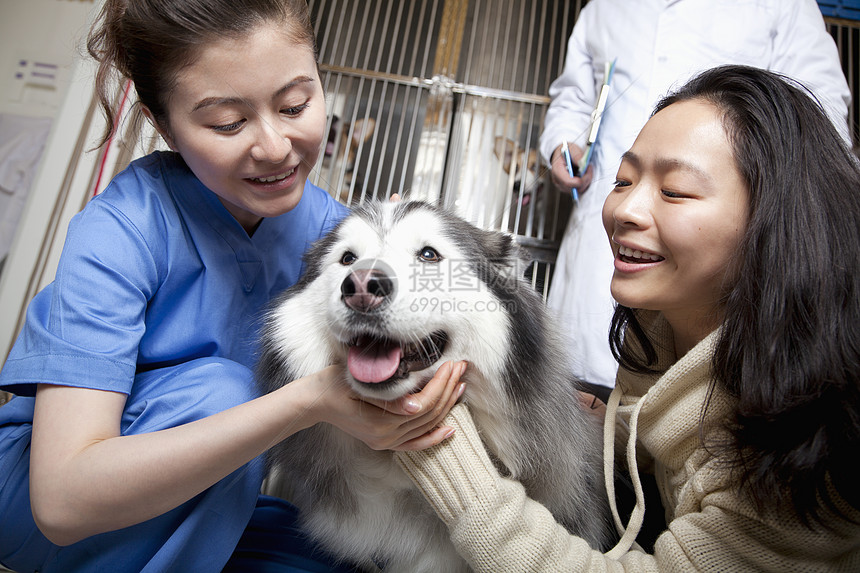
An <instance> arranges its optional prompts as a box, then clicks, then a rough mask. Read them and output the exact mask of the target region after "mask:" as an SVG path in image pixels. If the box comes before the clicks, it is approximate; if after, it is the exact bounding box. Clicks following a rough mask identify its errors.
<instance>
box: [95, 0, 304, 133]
mask: <svg viewBox="0 0 860 573" xmlns="http://www.w3.org/2000/svg"><path fill="white" fill-rule="evenodd" d="M266 22H278V23H284V24H285V30H286V31H287V33H289V34H290V35H291V37H292V38H293V39H294V40H295V41H296V42H298V43H301V44H305V45H307V46H308V47H309V48H310V49H311V50H313V51H314V54H316V46H315V41H314V34H313V28H312V27H311V23H310V16H309V13H308V7H307V3H306V2H305V0H107V1H106V2H105V4H104V6H103V7H102V10H101V12H100V13H99V16H98V18H97V19H96V21H95V23H94V24H93V28H92V30H91V31H90V35H89V38H88V39H87V50H88V51H89V53H90V55H92V57H94V58H95V59H96V60H97V61H98V62H99V67H98V73H97V75H96V93H97V94H98V98H99V102H100V104H101V107H102V110H103V112H104V114H105V117H106V119H107V127H106V129H105V133H104V134H103V136H102V139H101V141H100V142H99V146H101V145H103V144H104V143H105V142H106V141H107V140H108V139H109V138H110V136H111V134H112V133H113V131H114V129H115V128H116V126H115V125H114V122H115V120H114V111H115V110H114V104H113V103H112V97H111V95H112V93H113V88H114V87H115V86H116V83H117V82H122V81H124V80H126V79H128V80H131V81H132V82H133V84H134V88H135V90H136V92H137V97H138V101H139V102H140V103H141V104H143V105H144V106H146V107H147V108H148V109H149V110H150V112H151V113H152V116H153V118H154V119H155V121H156V123H158V126H159V127H161V128H163V129H167V127H168V126H169V122H168V117H167V102H168V100H169V98H170V94H171V92H172V91H173V88H174V85H175V80H176V74H177V72H178V71H179V70H180V69H181V68H182V67H184V66H187V65H189V64H190V63H192V62H193V61H194V59H195V58H196V57H197V54H198V53H199V50H200V48H201V47H203V46H205V45H206V44H208V43H210V42H212V41H215V40H217V39H220V38H236V37H239V36H241V35H243V34H246V33H248V32H249V31H251V30H252V28H254V27H255V26H258V25H260V24H262V23H266ZM285 57H289V55H288V54H285Z"/></svg>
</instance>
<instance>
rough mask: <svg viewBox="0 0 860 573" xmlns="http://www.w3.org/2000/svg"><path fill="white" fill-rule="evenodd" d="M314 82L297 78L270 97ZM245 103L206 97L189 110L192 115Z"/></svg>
mask: <svg viewBox="0 0 860 573" xmlns="http://www.w3.org/2000/svg"><path fill="white" fill-rule="evenodd" d="M314 81H316V80H315V79H314V78H313V77H311V76H298V77H297V78H295V79H294V80H293V81H291V82H289V83H288V84H286V85H284V86H283V87H282V88H281V89H279V90H278V91H276V92H275V93H274V94H273V95H272V99H273V100H274V99H277V98H279V97H281V96H283V95H284V94H285V93H287V92H288V91H290V90H291V89H293V88H294V87H296V86H298V85H303V84H307V83H313V82H314ZM246 103H247V102H246V101H245V99H243V98H240V97H218V96H215V97H207V98H203V99H202V100H200V101H198V102H197V103H196V104H195V105H194V108H193V109H192V110H191V113H194V112H195V111H197V110H200V109H203V108H204V107H211V106H216V105H245V104H246Z"/></svg>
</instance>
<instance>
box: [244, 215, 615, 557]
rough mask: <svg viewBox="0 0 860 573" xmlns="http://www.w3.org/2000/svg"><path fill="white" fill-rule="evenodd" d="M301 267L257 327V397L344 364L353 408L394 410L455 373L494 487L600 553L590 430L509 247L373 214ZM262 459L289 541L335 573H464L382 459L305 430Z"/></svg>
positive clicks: (438, 221) (327, 432) (507, 242)
mask: <svg viewBox="0 0 860 573" xmlns="http://www.w3.org/2000/svg"><path fill="white" fill-rule="evenodd" d="M306 262H307V270H306V272H305V274H304V276H303V277H302V278H301V279H300V281H299V282H298V283H297V284H296V285H295V286H293V287H292V288H291V289H289V290H288V291H287V292H286V293H284V294H283V295H282V296H281V297H280V298H279V299H277V300H276V301H275V303H274V305H273V306H272V309H271V310H270V312H269V314H268V316H267V321H266V325H265V327H264V333H263V341H262V356H261V360H260V365H259V378H260V380H261V383H262V384H263V386H264V390H265V391H272V390H274V389H277V388H278V387H280V386H282V385H284V384H288V383H289V382H290V381H291V380H294V379H296V378H299V377H301V376H305V375H308V374H311V373H313V372H317V371H319V370H321V369H322V368H324V367H326V366H329V365H331V364H344V365H345V366H346V368H345V370H346V373H345V379H346V382H345V383H348V384H349V385H350V386H351V387H352V388H353V389H354V391H355V392H356V393H358V394H359V395H363V396H368V397H374V398H383V399H393V398H396V397H399V396H402V395H404V394H408V393H413V392H415V391H417V390H418V389H420V388H421V387H422V386H423V385H424V384H425V383H426V382H427V380H429V379H430V377H431V376H432V375H433V374H434V373H435V371H436V369H437V368H438V366H439V365H441V364H442V362H443V361H445V360H449V359H453V360H461V359H462V360H467V361H468V362H469V367H468V369H467V372H466V374H465V376H464V380H465V381H466V388H467V390H466V392H465V394H464V397H463V400H464V401H465V402H466V404H467V405H468V406H469V409H470V411H471V413H472V416H473V417H474V420H475V423H476V425H477V427H478V428H479V430H480V432H481V435H482V437H483V439H484V441H485V443H486V446H487V448H488V450H489V451H490V453H491V456H492V457H493V459H494V460H496V462H497V464H498V466H499V468H500V470H501V472H502V473H503V474H504V475H509V476H511V477H513V478H514V479H517V480H519V481H520V482H522V483H523V484H524V485H525V487H526V489H527V491H528V493H529V496H530V497H532V498H533V499H536V500H538V501H540V502H542V503H543V504H544V505H546V507H548V508H549V509H550V510H551V511H552V513H553V514H554V515H555V517H556V518H557V519H558V521H560V522H561V523H563V524H564V525H565V526H566V527H567V528H568V529H569V530H570V531H571V532H573V533H575V534H578V535H580V536H582V537H584V538H585V539H587V540H588V541H590V542H591V544H592V546H593V547H595V548H601V547H602V546H603V545H604V544H605V542H606V531H607V529H606V526H607V520H606V519H605V508H606V507H607V506H606V502H605V499H604V496H603V493H602V491H603V472H602V464H601V461H600V460H601V454H600V446H599V443H600V436H599V428H598V427H597V425H598V423H597V422H596V421H595V420H594V419H593V417H592V416H590V415H589V414H588V413H586V412H585V411H583V409H582V408H581V407H580V405H579V402H578V400H577V398H576V393H575V389H574V384H573V382H572V381H571V380H570V378H569V376H568V373H567V368H566V364H567V361H566V360H565V359H564V351H563V349H562V348H561V346H560V343H559V340H558V339H557V338H556V336H555V335H554V332H555V331H556V329H555V327H554V326H552V325H551V324H550V319H549V317H548V316H547V313H546V310H545V307H544V304H543V301H542V300H541V299H540V297H539V296H538V295H537V293H536V292H534V291H533V290H532V289H531V288H530V286H529V285H528V284H527V283H525V282H524V281H523V280H522V279H521V278H519V275H520V271H521V268H520V260H519V258H518V254H517V249H516V246H515V244H514V243H513V241H512V239H511V237H510V236H507V235H504V234H501V233H495V232H487V231H483V230H480V229H478V228H476V227H474V226H472V225H470V224H469V223H466V222H465V221H463V220H462V219H460V218H458V217H456V216H454V215H452V214H450V213H448V212H446V211H444V210H442V209H439V208H437V207H433V206H431V205H428V204H426V203H418V202H403V203H375V204H371V205H369V206H365V207H361V208H359V209H357V210H356V211H354V212H353V213H352V214H351V215H350V216H348V217H347V218H346V219H345V220H344V221H343V222H342V223H341V224H340V225H339V226H338V227H337V228H336V229H335V230H334V231H333V232H332V233H330V234H329V235H328V236H327V237H326V238H324V239H322V240H321V241H319V242H318V243H316V244H315V245H314V246H313V247H312V248H311V249H310V250H309V251H308V254H307V256H306ZM270 454H271V458H270V459H271V462H272V464H273V467H274V468H275V469H276V471H277V473H278V474H279V475H280V476H282V478H283V479H286V480H288V482H289V485H290V487H291V488H292V490H293V496H294V497H293V501H294V502H295V503H296V504H297V505H298V506H299V508H300V510H301V512H302V518H303V524H304V526H305V527H306V528H307V530H308V531H309V532H310V535H311V536H312V537H313V538H314V539H315V540H317V541H318V542H319V543H320V544H321V545H322V546H323V547H324V548H326V549H328V550H329V551H331V552H332V553H333V554H335V555H337V556H338V557H341V558H343V559H344V560H347V561H349V562H351V563H355V564H357V565H359V566H365V567H368V568H374V567H376V566H382V567H384V569H385V570H386V571H396V572H403V571H427V572H433V573H436V572H442V571H444V572H452V571H463V570H468V568H467V566H466V564H465V562H464V561H463V560H462V559H461V558H460V557H459V556H458V555H457V554H456V553H455V551H454V548H453V546H452V544H451V543H450V541H449V536H448V532H447V531H446V528H445V526H444V524H443V523H442V522H441V521H440V520H439V519H438V518H437V517H436V515H435V514H434V513H433V511H432V510H431V508H430V506H429V505H427V504H426V502H425V501H424V499H423V497H422V495H421V494H420V493H419V492H418V491H417V490H416V489H415V488H414V486H413V485H412V483H411V481H410V480H409V478H408V477H407V476H406V475H405V474H404V473H403V472H402V471H401V470H400V468H399V466H398V465H397V464H396V462H395V461H394V459H393V455H392V453H391V452H386V451H373V450H371V449H370V448H368V447H367V446H366V445H365V444H363V443H362V442H360V441H358V440H356V439H354V438H352V437H351V436H349V435H347V434H345V433H343V432H341V431H340V430H338V429H336V428H335V427H333V426H330V425H327V424H318V425H316V426H314V427H312V428H310V429H307V430H304V431H301V432H299V433H297V434H295V435H293V436H292V437H290V438H288V439H287V440H285V441H284V442H282V443H281V444H279V445H278V446H276V447H275V448H274V449H273V450H272V451H271V452H270Z"/></svg>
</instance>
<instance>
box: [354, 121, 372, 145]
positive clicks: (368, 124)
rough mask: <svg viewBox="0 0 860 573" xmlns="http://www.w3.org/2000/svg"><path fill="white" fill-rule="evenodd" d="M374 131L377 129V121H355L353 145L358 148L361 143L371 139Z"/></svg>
mask: <svg viewBox="0 0 860 573" xmlns="http://www.w3.org/2000/svg"><path fill="white" fill-rule="evenodd" d="M374 129H376V120H375V119H373V118H372V117H368V118H367V119H357V120H355V123H354V124H353V129H352V145H354V146H356V147H358V144H359V143H361V142H362V141H367V140H368V139H370V137H371V136H372V135H373V130H374Z"/></svg>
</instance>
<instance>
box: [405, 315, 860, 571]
mask: <svg viewBox="0 0 860 573" xmlns="http://www.w3.org/2000/svg"><path fill="white" fill-rule="evenodd" d="M649 318H650V320H651V321H652V323H651V324H650V325H647V326H648V328H650V329H651V332H652V340H654V339H656V340H657V341H658V344H657V348H658V353H659V354H660V365H661V366H665V365H669V364H672V363H674V362H676V360H675V356H674V351H673V350H672V348H673V344H672V333H671V330H670V329H669V327H668V325H667V324H666V323H665V322H664V321H662V319H660V318H658V317H657V315H654V316H651V317H649ZM716 334H717V333H716V332H715V333H712V334H711V335H710V336H709V337H708V338H706V339H705V340H703V341H702V342H701V343H699V344H698V345H697V346H696V347H695V348H693V349H692V350H691V351H690V352H689V353H687V354H686V355H685V356H684V357H683V358H682V359H681V360H678V361H677V362H676V363H674V364H673V365H672V366H671V368H669V370H668V371H666V373H665V374H664V375H663V376H661V377H659V379H658V377H656V376H650V377H649V376H637V375H631V374H630V373H628V372H626V371H623V370H622V371H621V373H620V374H619V377H618V384H617V386H616V389H615V390H614V391H613V394H612V397H611V398H610V404H609V405H608V407H607V418H608V419H613V418H615V419H616V420H617V422H618V424H617V426H618V428H619V430H618V432H617V433H618V435H617V436H616V435H614V434H616V431H615V427H616V424H611V423H609V424H607V431H606V432H605V434H606V438H607V444H608V447H607V448H606V451H605V456H606V458H607V460H609V463H610V464H611V463H613V460H614V459H615V457H614V443H619V449H620V450H621V449H624V450H625V451H624V453H625V454H626V457H627V459H628V460H629V459H635V460H636V461H637V464H638V467H639V468H640V469H642V470H643V471H645V470H646V469H647V470H648V471H652V472H653V473H654V474H655V476H656V480H657V485H658V488H659V490H660V494H661V496H662V500H663V506H664V508H665V511H666V522H667V523H668V524H669V525H668V529H667V530H666V531H665V532H663V534H662V535H661V536H660V537H659V538H658V540H657V542H656V544H655V547H654V553H653V554H646V553H644V552H642V551H641V550H639V549H638V547H637V546H635V545H634V544H633V543H632V539H634V538H635V536H636V534H637V533H638V530H639V526H640V525H641V519H638V518H639V517H641V515H639V513H640V512H638V511H637V510H634V512H633V516H632V517H631V520H630V521H631V523H630V524H629V525H627V528H626V529H627V530H628V531H627V532H626V534H625V535H624V536H623V537H622V540H621V541H620V542H619V544H618V546H616V547H615V548H614V549H612V550H611V551H609V552H607V553H605V554H604V553H601V552H599V551H595V550H593V549H591V548H590V547H589V546H588V544H587V543H586V542H585V541H584V540H582V539H580V538H578V537H574V536H572V535H570V534H568V533H567V531H566V530H565V529H564V528H563V527H562V526H561V525H559V524H557V523H556V522H555V520H554V519H553V518H552V515H551V514H550V513H549V511H548V510H547V509H546V508H544V507H543V506H542V505H540V504H539V503H537V502H535V501H533V500H531V499H529V498H528V497H527V496H526V494H525V490H524V489H523V487H522V485H521V484H519V483H518V482H515V481H512V480H509V479H505V478H502V477H501V476H500V475H499V473H498V472H497V471H496V469H495V467H494V466H493V464H492V462H491V461H490V459H489V456H488V455H487V452H486V450H485V449H484V446H483V443H482V442H481V438H480V435H479V433H478V431H477V429H476V428H475V426H474V424H473V422H472V418H471V416H470V414H469V412H468V409H467V408H466V407H465V406H463V405H458V406H457V407H455V408H454V409H453V410H452V411H451V413H450V415H449V416H448V418H447V419H446V421H445V423H446V424H449V425H451V426H452V427H454V428H455V429H456V430H457V431H456V433H455V434H454V436H452V437H451V438H450V439H448V440H447V441H445V442H443V443H442V444H440V445H438V446H435V447H433V448H430V449H427V450H424V451H420V452H398V453H397V459H398V461H399V462H400V464H401V465H402V467H403V468H404V470H405V471H406V472H407V473H408V474H409V476H410V477H411V478H412V480H413V481H414V482H415V483H416V484H417V486H418V487H419V488H420V489H421V490H422V491H423V492H424V495H425V497H426V498H427V499H428V500H429V502H430V503H431V504H432V505H433V507H434V509H435V510H436V513H437V514H438V515H439V516H440V517H441V518H442V520H444V522H445V523H446V524H447V525H448V528H449V531H450V534H451V539H452V541H453V542H454V544H455V545H456V547H457V550H458V551H459V552H460V554H461V555H462V556H463V557H464V558H466V559H467V560H468V562H469V563H470V564H471V566H472V568H473V569H474V570H475V571H485V572H494V573H495V572H504V573H512V572H516V571H522V572H529V573H532V572H538V571H565V572H576V571H637V572H645V571H719V572H726V571H744V572H746V571H779V572H786V571H791V572H794V571H860V526H857V525H853V524H849V523H847V522H844V521H836V520H834V521H833V525H834V527H835V529H834V530H824V529H816V530H814V531H813V530H809V529H807V528H805V527H804V526H802V525H801V524H799V523H798V522H797V520H796V519H793V518H792V517H791V514H790V513H789V512H788V511H787V510H786V509H785V508H776V507H775V508H773V509H774V513H773V515H771V514H769V515H768V516H764V515H760V514H759V513H757V512H756V511H755V509H754V508H753V507H752V506H751V505H750V504H749V503H748V502H747V501H745V499H744V498H743V497H741V496H739V495H738V494H737V493H736V485H737V484H736V482H735V481H734V480H733V479H732V475H731V474H730V473H729V472H728V471H727V469H726V468H725V467H724V466H722V465H721V464H720V463H719V462H718V461H717V460H716V459H715V458H714V457H713V455H712V454H711V453H709V452H708V451H706V450H705V449H704V448H703V447H702V443H701V439H700V426H699V421H700V417H701V412H702V407H703V404H704V403H705V398H706V395H707V391H708V385H709V382H710V359H711V355H712V352H713V345H714V342H715V340H716ZM622 389H623V391H622ZM616 404H617V407H616ZM732 405H733V401H732V399H731V398H730V397H729V396H726V395H725V394H722V393H720V392H716V393H715V394H714V396H712V398H711V403H710V406H709V409H708V420H710V421H713V422H714V423H712V424H710V425H708V424H706V425H705V428H704V433H705V435H706V436H715V435H717V434H714V433H713V432H720V431H721V430H720V429H719V424H718V423H716V422H718V421H719V420H722V419H725V417H726V416H727V415H728V414H729V413H730V411H731V409H732ZM613 410H616V412H615V414H616V415H615V416H613V415H612V411H613ZM622 465H623V464H622ZM631 477H632V478H633V480H634V483H636V482H638V474H637V472H632V475H631ZM607 481H608V482H609V483H608V485H609V487H610V488H611V480H607ZM610 493H611V492H610ZM637 499H638V505H639V506H640V507H639V509H640V510H644V502H643V498H642V495H641V489H640V490H639V491H638V492H637ZM846 511H847V508H846ZM854 515H857V514H856V513H855V514H854ZM616 522H617V524H618V526H619V530H620V531H623V530H624V525H623V524H620V522H619V520H618V519H617V515H616ZM631 545H632V548H631Z"/></svg>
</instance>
